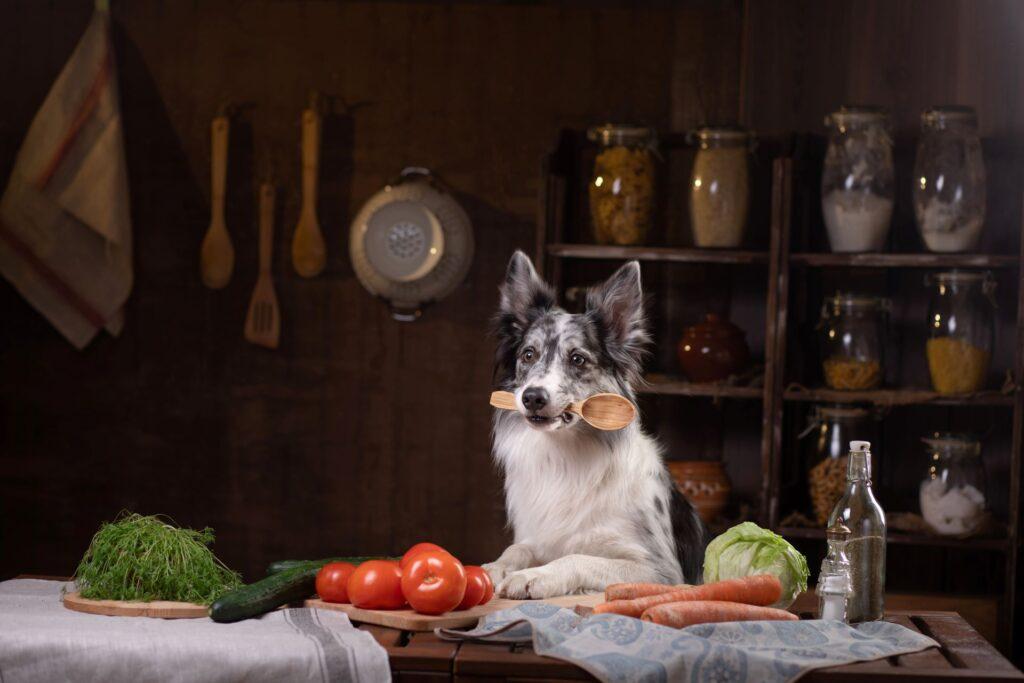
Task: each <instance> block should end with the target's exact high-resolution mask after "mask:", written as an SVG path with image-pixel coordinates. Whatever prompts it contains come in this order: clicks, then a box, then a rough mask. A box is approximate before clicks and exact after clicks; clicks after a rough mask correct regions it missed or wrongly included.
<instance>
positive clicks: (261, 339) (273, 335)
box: [245, 183, 281, 349]
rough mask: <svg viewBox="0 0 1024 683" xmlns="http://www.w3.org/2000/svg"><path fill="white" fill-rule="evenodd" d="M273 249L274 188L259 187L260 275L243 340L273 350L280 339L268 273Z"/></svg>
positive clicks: (271, 285)
mask: <svg viewBox="0 0 1024 683" xmlns="http://www.w3.org/2000/svg"><path fill="white" fill-rule="evenodd" d="M273 249H274V186H273V185H272V184H270V183H263V184H262V185H260V274H259V277H258V278H257V279H256V288H255V289H253V292H252V299H251V300H250V301H249V314H248V315H247V316H246V317H245V338H246V339H248V340H249V341H251V342H252V343H253V344H258V345H260V346H266V347H267V348H269V349H276V348H277V342H278V338H279V337H280V335H281V313H280V311H279V310H278V306H277V294H275V293H274V279H273V275H271V273H270V263H271V253H272V252H273Z"/></svg>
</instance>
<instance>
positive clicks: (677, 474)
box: [668, 460, 732, 524]
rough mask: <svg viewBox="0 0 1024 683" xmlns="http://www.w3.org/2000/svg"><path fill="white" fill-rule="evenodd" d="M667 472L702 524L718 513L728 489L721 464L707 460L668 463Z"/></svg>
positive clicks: (726, 497) (725, 500)
mask: <svg viewBox="0 0 1024 683" xmlns="http://www.w3.org/2000/svg"><path fill="white" fill-rule="evenodd" d="M668 471H669V472H670V473H671V474H672V479H673V480H674V481H675V482H676V486H677V487H678V488H679V491H680V493H682V494H683V495H684V496H686V499H687V500H688V501H690V504H691V505H693V507H694V508H695V509H696V510H697V514H698V515H700V518H701V519H702V520H704V523H705V524H710V523H711V522H713V521H714V520H715V519H716V518H717V517H718V516H719V515H720V514H722V510H724V509H725V506H726V504H727V503H728V502H729V493H730V492H731V491H732V484H731V483H729V477H728V476H726V474H725V468H724V467H723V466H722V463H720V462H717V461H708V460H686V461H682V462H669V463H668Z"/></svg>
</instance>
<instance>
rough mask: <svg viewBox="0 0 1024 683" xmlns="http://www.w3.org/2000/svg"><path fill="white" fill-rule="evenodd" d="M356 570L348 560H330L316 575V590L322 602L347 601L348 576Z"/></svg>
mask: <svg viewBox="0 0 1024 683" xmlns="http://www.w3.org/2000/svg"><path fill="white" fill-rule="evenodd" d="M355 570H356V566H355V565H354V564H349V563H348V562H331V563H330V564H325V565H324V566H323V567H321V568H320V571H319V572H317V575H316V592H317V595H319V596H320V599H321V600H323V601H324V602H348V578H349V577H350V576H352V572H354V571H355Z"/></svg>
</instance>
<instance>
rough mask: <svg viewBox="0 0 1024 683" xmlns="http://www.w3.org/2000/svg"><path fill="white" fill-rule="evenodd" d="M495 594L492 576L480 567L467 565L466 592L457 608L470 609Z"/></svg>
mask: <svg viewBox="0 0 1024 683" xmlns="http://www.w3.org/2000/svg"><path fill="white" fill-rule="evenodd" d="M493 594H494V584H492V583H491V577H490V576H488V574H487V572H485V571H484V570H483V569H481V568H480V567H466V594H465V595H464V596H463V598H462V602H460V603H459V606H458V607H456V608H455V609H469V608H470V607H476V606H477V605H482V604H484V603H485V602H487V601H488V600H490V599H491V596H492V595H493ZM484 598H487V600H485V599H484Z"/></svg>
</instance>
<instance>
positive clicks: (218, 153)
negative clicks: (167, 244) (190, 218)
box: [199, 114, 235, 289]
mask: <svg viewBox="0 0 1024 683" xmlns="http://www.w3.org/2000/svg"><path fill="white" fill-rule="evenodd" d="M230 127H231V124H230V120H229V119H228V117H227V115H225V114H221V115H220V116H218V117H216V118H215V119H214V120H213V123H212V124H211V125H210V139H211V154H210V157H211V161H210V167H211V169H210V170H211V191H210V227H209V228H208V229H207V230H206V235H205V236H204V237H203V245H202V247H201V249H200V251H199V272H200V275H201V276H202V279H203V284H204V285H206V286H207V287H209V288H210V289H221V288H223V287H225V286H227V284H228V282H230V281H231V272H232V271H233V270H234V268H235V250H234V248H233V247H232V246H231V236H230V235H229V234H228V228H227V224H226V223H225V222H224V186H225V183H226V179H227V170H228V132H229V130H230Z"/></svg>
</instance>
